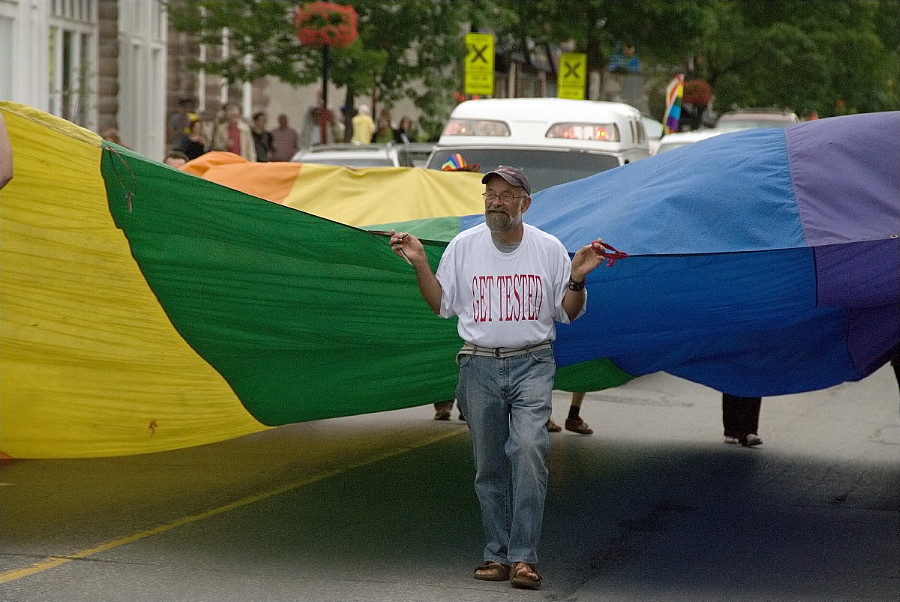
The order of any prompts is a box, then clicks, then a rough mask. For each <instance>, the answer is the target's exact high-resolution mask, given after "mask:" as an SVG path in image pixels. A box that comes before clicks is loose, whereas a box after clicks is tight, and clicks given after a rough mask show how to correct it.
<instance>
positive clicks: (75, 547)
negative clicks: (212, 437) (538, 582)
mask: <svg viewBox="0 0 900 602" xmlns="http://www.w3.org/2000/svg"><path fill="white" fill-rule="evenodd" d="M568 402H569V397H568V395H567V394H565V393H561V392H557V393H556V394H555V398H554V408H555V411H554V414H555V416H554V417H555V419H556V420H557V422H560V423H561V422H562V421H563V420H564V418H565V413H566V410H567V408H568ZM582 416H583V417H584V418H585V420H586V421H587V422H588V423H589V424H591V426H593V427H594V428H595V431H596V432H595V434H594V435H592V436H581V435H575V434H572V433H567V432H563V433H560V434H557V435H553V439H552V441H553V447H552V451H551V483H550V488H549V496H548V504H547V509H546V518H545V529H544V538H543V541H542V544H541V555H542V557H541V562H540V563H539V567H538V568H539V570H540V571H541V573H542V574H543V575H544V588H543V589H542V590H541V591H539V592H523V591H520V590H513V589H511V588H510V586H509V584H508V583H487V582H480V581H475V580H474V579H472V578H471V571H472V569H473V568H474V567H475V566H476V565H478V564H480V562H481V558H480V551H481V547H482V535H481V527H480V521H479V518H478V513H477V504H476V500H475V496H474V493H473V491H472V484H471V481H472V468H471V466H472V462H471V456H470V453H471V452H470V447H469V438H468V433H467V430H466V428H465V426H464V424H463V423H461V422H459V421H458V420H456V413H455V412H454V419H453V420H452V421H450V422H435V421H433V420H432V419H431V417H432V410H431V408H430V407H427V406H426V407H421V408H412V409H408V410H401V411H397V412H386V413H382V414H373V415H369V416H357V417H352V418H341V419H333V420H323V421H318V422H311V423H306V424H297V425H291V426H288V427H283V428H278V429H273V430H270V431H267V432H264V433H259V434H256V435H252V436H248V437H243V438H240V439H235V440H231V441H226V442H223V443H219V444H215V445H206V446H202V447H197V448H192V449H186V450H179V451H174V452H167V453H159V454H152V455H145V456H133V457H124V458H110V459H98V460H94V459H92V460H56V461H21V462H17V463H14V464H11V465H7V466H5V467H4V468H3V470H2V475H0V481H2V486H0V546H2V547H0V599H2V600H4V601H29V602H33V601H65V602H75V601H81V600H84V601H91V602H95V601H103V600H110V601H145V600H146V601H164V600H165V601H174V600H184V601H200V600H204V601H219V600H236V601H237V600H241V601H243V600H313V601H349V600H361V601H382V600H383V601H396V600H409V601H436V600H440V601H444V600H446V601H463V600H473V601H475V600H585V601H587V600H591V601H593V600H726V599H739V598H742V599H754V600H816V601H819V600H891V601H896V600H897V599H898V592H900V394H898V387H897V383H896V381H895V380H894V376H893V373H892V372H891V370H890V369H889V368H884V369H882V370H880V371H879V372H877V373H876V374H874V375H872V376H871V377H869V378H868V379H866V380H864V381H861V382H859V383H851V384H845V385H841V386H838V387H834V388H832V389H828V390H824V391H818V392H813V393H805V394H801V395H790V396H783V397H777V398H766V399H764V400H763V405H762V414H761V426H760V431H761V432H760V436H761V437H762V439H763V441H764V443H763V445H762V446H761V447H759V448H755V449H745V448H742V447H739V446H730V445H725V444H723V442H722V437H721V430H722V426H721V412H720V398H719V395H718V394H717V393H716V392H715V391H713V390H711V389H708V388H706V387H702V386H699V385H695V384H693V383H689V382H686V381H683V380H680V379H677V378H674V377H671V376H667V375H662V374H659V375H652V376H648V377H644V378H641V379H638V380H636V381H633V382H631V383H629V384H627V385H625V386H623V387H619V388H617V389H613V390H609V391H603V392H596V393H589V394H588V395H587V398H586V399H585V402H584V407H583V410H582Z"/></svg>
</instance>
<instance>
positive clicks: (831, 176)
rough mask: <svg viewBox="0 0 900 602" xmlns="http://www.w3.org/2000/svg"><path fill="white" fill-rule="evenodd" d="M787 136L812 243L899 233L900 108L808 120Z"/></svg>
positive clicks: (799, 202) (797, 192)
mask: <svg viewBox="0 0 900 602" xmlns="http://www.w3.org/2000/svg"><path fill="white" fill-rule="evenodd" d="M785 137H786V143H787V152H788V161H789V164H790V171H791V179H792V180H793V186H794V195H795V197H796V199H797V209H798V212H799V214H800V223H801V225H802V226H803V232H804V235H805V237H806V242H807V244H808V245H809V246H813V247H814V246H819V245H828V244H838V243H844V242H856V241H863V240H878V239H884V238H889V237H890V236H892V235H893V236H897V235H898V234H900V111H892V112H886V113H865V114H861V115H851V116H847V117H840V118H832V119H819V120H816V121H807V122H804V123H800V124H797V125H793V126H791V127H789V128H787V130H786V131H785Z"/></svg>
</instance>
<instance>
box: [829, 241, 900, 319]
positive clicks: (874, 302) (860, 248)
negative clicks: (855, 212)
mask: <svg viewBox="0 0 900 602" xmlns="http://www.w3.org/2000/svg"><path fill="white" fill-rule="evenodd" d="M813 251H814V253H815V260H816V297H817V299H816V305H817V306H818V307H839V306H845V307H874V306H879V305H889V304H892V303H894V304H896V303H900V239H898V238H890V239H887V240H875V241H867V242H860V243H849V244H844V245H826V246H822V247H815V248H814V249H813ZM896 321H897V322H900V315H898V316H897V319H896Z"/></svg>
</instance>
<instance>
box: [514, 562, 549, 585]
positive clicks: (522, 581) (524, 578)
mask: <svg viewBox="0 0 900 602" xmlns="http://www.w3.org/2000/svg"><path fill="white" fill-rule="evenodd" d="M541 581H542V579H541V576H540V575H538V572H537V571H536V570H534V567H533V566H531V565H530V564H528V563H527V562H517V563H515V564H513V566H512V579H511V583H512V586H513V587H516V588H519V589H541Z"/></svg>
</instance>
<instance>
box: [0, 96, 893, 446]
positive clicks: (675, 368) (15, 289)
mask: <svg viewBox="0 0 900 602" xmlns="http://www.w3.org/2000/svg"><path fill="white" fill-rule="evenodd" d="M0 109H2V111H3V116H4V118H5V120H6V123H7V126H8V128H9V130H10V136H11V139H12V143H13V151H14V168H15V176H14V178H13V181H12V182H11V183H10V184H9V185H8V186H7V187H6V188H5V189H3V191H2V192H0V198H2V203H0V208H2V213H0V226H2V231H0V260H2V265H3V271H2V299H0V303H2V305H0V326H2V341H0V344H2V356H0V378H2V395H3V398H2V404H0V449H2V451H3V452H5V453H6V454H8V455H10V456H12V457H35V458H38V457H92V456H111V455H122V454H134V453H146V452H153V451H161V450H165V449H175V448H179V447H185V446H190V445H199V444H203V443H209V442H213V441H218V440H223V439H227V438H232V437H236V436H239V435H242V434H246V433H251V432H254V431H258V430H261V429H264V428H266V427H267V426H271V425H279V424H285V423H289V422H297V421H306V420H315V419H320V418H327V417H336V416H343V415H352V414H361V413H368V412H378V411H385V410H390V409H395V408H400V407H412V406H417V405H425V404H429V403H432V402H434V401H441V400H445V399H450V398H452V396H453V389H454V386H455V381H456V366H455V363H454V357H455V354H456V352H457V350H458V348H459V345H460V341H459V339H458V337H457V335H456V328H455V323H454V322H453V321H452V320H442V319H440V318H438V317H436V316H434V315H433V314H432V313H431V312H430V310H429V309H428V307H427V305H426V304H425V303H424V302H423V301H422V300H421V298H420V296H419V292H418V287H417V285H416V279H415V276H414V274H413V272H412V269H411V268H410V267H409V266H408V265H407V264H406V263H405V262H404V261H403V260H402V259H401V258H399V257H397V256H396V255H394V254H393V253H392V252H391V250H390V249H389V248H388V245H387V244H386V239H385V237H384V236H383V235H380V234H377V233H376V232H374V231H377V230H385V229H389V228H391V227H402V228H403V229H405V230H409V231H412V232H413V233H415V234H416V235H418V236H420V237H421V238H425V239H427V241H426V247H427V251H428V253H429V257H430V259H431V261H432V264H433V265H436V263H437V261H438V260H439V258H440V256H441V253H442V251H443V249H444V248H445V246H446V242H447V241H448V240H449V239H450V238H452V236H454V235H455V234H456V233H457V232H459V231H460V229H463V228H466V227H469V226H471V225H472V224H474V223H477V222H478V221H479V220H480V219H481V216H480V213H481V210H482V202H481V199H480V195H479V193H480V191H481V188H482V187H481V185H480V176H479V175H478V174H474V173H465V172H462V173H447V172H440V171H432V170H421V169H412V168H397V169H394V168H376V169H362V170H348V169H345V168H341V167H331V166H314V165H301V164H294V163H273V164H250V163H246V162H244V161H242V160H240V159H239V158H236V157H233V156H231V155H227V154H219V153H211V154H208V155H205V156H204V157H202V158H201V159H199V160H196V161H194V162H191V163H190V164H188V166H187V168H186V169H185V170H184V171H178V170H174V169H171V168H169V167H166V166H164V165H162V164H160V163H158V162H155V161H152V160H150V159H147V158H145V157H142V156H140V155H137V154H135V153H132V152H130V151H128V150H127V149H124V148H122V147H119V146H116V145H113V144H110V143H107V142H104V141H102V140H100V139H99V137H97V136H96V135H94V134H92V133H90V132H87V131H85V130H82V129H80V128H77V127H75V126H73V125H71V124H69V123H67V122H64V121H62V120H60V119H57V118H54V117H51V116H49V115H46V114H44V113H40V112H38V111H35V110H33V109H29V108H27V107H23V106H21V105H14V104H11V103H0ZM898 140H900V114H898V113H882V114H871V115H860V116H853V117H845V118H836V119H828V120H819V121H815V122H808V123H804V124H799V125H797V126H793V127H792V128H789V129H788V130H759V131H754V132H739V133H735V134H726V135H722V136H719V137H716V138H713V139H710V140H708V141H704V142H699V143H696V144H695V145H692V146H690V147H685V148H683V149H678V150H676V151H672V152H670V153H665V154H663V155H659V156H657V157H651V158H649V159H644V160H641V161H639V162H636V163H632V164H629V165H626V166H623V167H620V168H616V169H614V170H611V171H609V172H604V173H601V174H598V175H596V176H594V177H592V178H588V179H585V180H581V181H578V182H573V183H570V184H566V185H563V186H558V187H554V188H551V189H548V190H545V191H541V192H539V193H537V194H535V197H534V202H533V204H532V206H531V208H530V209H529V211H528V212H527V213H526V220H527V221H529V222H530V223H533V224H535V225H537V226H538V227H541V228H543V229H545V230H548V231H550V232H552V233H553V234H555V235H557V236H558V237H559V238H560V239H561V240H562V241H563V243H564V244H565V245H566V247H567V248H568V249H569V250H570V252H574V250H575V249H577V248H578V247H580V246H581V245H583V244H585V243H586V242H588V241H590V240H592V239H594V238H597V237H598V236H600V237H603V238H604V239H605V240H606V241H608V242H610V243H612V244H613V245H615V246H616V247H618V248H619V249H621V250H623V251H626V252H627V253H629V255H630V256H629V257H628V258H626V259H623V260H620V261H619V262H617V263H616V265H615V266H614V267H612V268H606V267H601V268H598V269H597V270H595V271H594V272H593V273H592V274H591V276H590V277H589V279H588V289H589V296H588V299H589V301H588V302H589V308H588V312H587V314H586V315H585V316H584V317H582V318H581V319H580V320H578V321H577V322H575V323H574V324H573V325H571V326H566V327H561V328H560V330H559V338H558V342H557V356H558V362H559V364H560V370H559V372H558V379H557V387H558V388H561V389H565V390H597V389H602V388H606V387H612V386H616V385H618V384H621V383H624V382H627V381H628V380H629V379H632V378H634V377H637V376H640V375H642V374H647V373H650V372H655V371H659V370H664V371H667V372H671V373H673V374H677V375H679V376H683V377H685V378H688V379H691V380H694V381H696V382H699V383H702V384H706V385H709V386H710V387H714V388H716V389H721V390H725V391H729V392H732V393H734V394H738V395H777V394H780V393H791V392H797V391H804V390H813V389H818V388H823V387H827V386H830V385H833V384H837V383H840V382H843V381H846V380H858V379H860V378H863V377H865V376H866V375H868V374H870V373H871V372H872V371H874V370H875V369H877V368H878V367H879V366H880V365H881V364H883V363H884V362H885V361H887V359H888V358H889V357H890V356H891V354H892V353H893V352H895V350H896V347H897V345H898V340H900V320H898V316H900V278H898V274H900V247H898V238H897V234H898V231H900V207H898V189H900V186H898V177H900V176H898V173H900V169H898V156H900V153H898Z"/></svg>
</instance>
